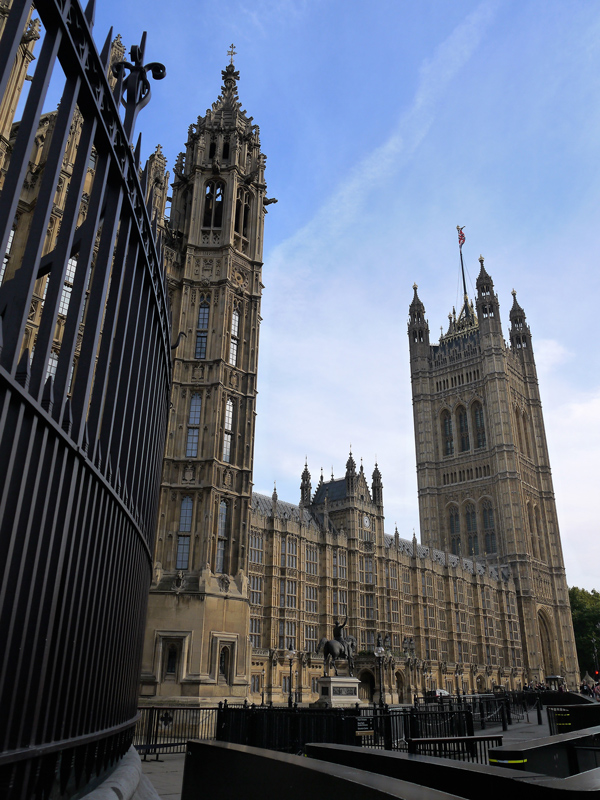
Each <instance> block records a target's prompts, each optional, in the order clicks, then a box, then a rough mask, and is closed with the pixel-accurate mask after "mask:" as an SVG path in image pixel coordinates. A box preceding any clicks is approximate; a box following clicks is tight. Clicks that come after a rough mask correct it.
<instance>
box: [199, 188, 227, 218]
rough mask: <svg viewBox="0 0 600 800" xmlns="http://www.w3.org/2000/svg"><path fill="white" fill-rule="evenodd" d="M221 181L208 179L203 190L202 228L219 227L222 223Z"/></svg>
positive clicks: (223, 190)
mask: <svg viewBox="0 0 600 800" xmlns="http://www.w3.org/2000/svg"><path fill="white" fill-rule="evenodd" d="M224 192H225V184H224V183H223V181H209V182H208V183H207V184H206V189H205V192H204V218H203V221H202V227H203V228H220V227H221V225H222V224H223V194H224Z"/></svg>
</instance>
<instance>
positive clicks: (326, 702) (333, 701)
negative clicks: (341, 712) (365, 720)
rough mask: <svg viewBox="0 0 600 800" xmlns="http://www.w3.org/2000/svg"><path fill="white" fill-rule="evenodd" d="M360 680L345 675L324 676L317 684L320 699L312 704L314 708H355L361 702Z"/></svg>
mask: <svg viewBox="0 0 600 800" xmlns="http://www.w3.org/2000/svg"><path fill="white" fill-rule="evenodd" d="M359 684H360V681H359V680H358V678H350V677H349V676H344V675H337V676H335V675H333V676H331V677H330V676H328V675H322V676H321V677H320V678H319V680H318V683H317V687H318V688H317V691H318V692H319V699H318V700H317V702H316V703H311V706H312V707H314V708H343V707H344V706H353V705H355V704H356V703H358V702H359V700H358V686H359Z"/></svg>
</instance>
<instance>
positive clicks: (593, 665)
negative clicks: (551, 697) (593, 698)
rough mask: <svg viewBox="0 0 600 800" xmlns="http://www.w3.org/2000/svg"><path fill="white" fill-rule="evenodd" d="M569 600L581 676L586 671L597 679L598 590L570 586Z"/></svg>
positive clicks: (599, 645)
mask: <svg viewBox="0 0 600 800" xmlns="http://www.w3.org/2000/svg"><path fill="white" fill-rule="evenodd" d="M569 600H570V601H571V615H572V617H573V629H574V631H575V644H576V646H577V658H578V659H579V670H580V672H581V677H582V678H583V676H584V675H585V673H586V672H588V673H589V674H590V675H591V676H592V677H593V678H595V679H596V680H598V675H596V669H597V665H598V659H599V658H600V592H597V591H596V590H595V589H592V591H591V592H588V591H587V590H586V589H579V588H578V587H577V586H572V587H571V588H570V589H569ZM593 639H595V640H596V648H597V651H598V653H597V655H596V656H595V655H594V645H593Z"/></svg>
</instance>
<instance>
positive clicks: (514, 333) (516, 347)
mask: <svg viewBox="0 0 600 800" xmlns="http://www.w3.org/2000/svg"><path fill="white" fill-rule="evenodd" d="M512 296H513V304H512V308H511V309H510V314H509V315H508V318H509V319H510V345H511V348H512V350H513V352H515V353H519V354H520V355H522V356H523V357H525V356H527V355H530V356H531V357H533V350H532V348H531V331H530V330H529V325H528V324H527V322H526V316H525V312H524V311H523V309H522V308H521V306H520V305H519V304H518V302H517V293H516V292H515V290H514V289H513V290H512Z"/></svg>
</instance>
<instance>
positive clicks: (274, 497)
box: [271, 482, 278, 519]
mask: <svg viewBox="0 0 600 800" xmlns="http://www.w3.org/2000/svg"><path fill="white" fill-rule="evenodd" d="M271 500H272V509H273V519H275V517H276V516H277V500H278V497H277V483H276V482H274V483H273V494H272V495H271Z"/></svg>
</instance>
